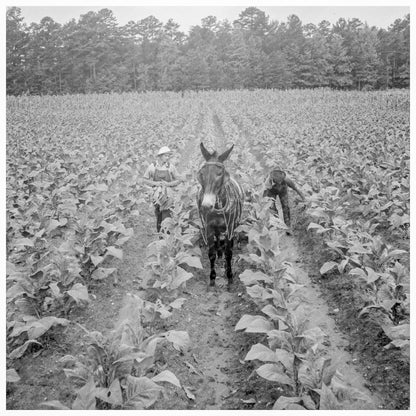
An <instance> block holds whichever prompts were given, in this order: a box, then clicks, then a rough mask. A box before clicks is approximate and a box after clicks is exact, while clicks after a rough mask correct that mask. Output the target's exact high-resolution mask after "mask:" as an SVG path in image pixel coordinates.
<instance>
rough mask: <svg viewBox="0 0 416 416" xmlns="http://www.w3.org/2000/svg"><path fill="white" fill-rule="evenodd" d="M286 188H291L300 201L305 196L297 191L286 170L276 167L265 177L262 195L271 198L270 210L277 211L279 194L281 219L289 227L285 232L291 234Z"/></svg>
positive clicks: (303, 199)
mask: <svg viewBox="0 0 416 416" xmlns="http://www.w3.org/2000/svg"><path fill="white" fill-rule="evenodd" d="M288 188H292V189H293V190H294V191H295V192H296V193H297V194H298V195H299V196H300V198H301V199H302V201H305V197H304V196H303V194H302V192H301V191H299V189H298V188H297V187H296V185H295V183H294V182H293V181H292V180H291V179H289V178H288V177H287V176H286V172H284V171H283V170H282V169H281V168H280V167H277V168H275V169H273V170H272V171H271V172H270V174H269V176H268V177H267V179H266V183H265V190H264V192H263V197H268V198H272V199H273V204H272V210H273V211H275V212H276V213H277V208H276V198H277V196H279V199H280V203H281V205H282V211H283V219H284V222H285V224H286V225H287V226H288V227H289V229H288V230H287V231H286V234H287V235H291V234H292V232H291V229H290V209H289V200H288V192H287V191H288Z"/></svg>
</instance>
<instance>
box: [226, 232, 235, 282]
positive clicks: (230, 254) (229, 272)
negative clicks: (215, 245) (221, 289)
mask: <svg viewBox="0 0 416 416" xmlns="http://www.w3.org/2000/svg"><path fill="white" fill-rule="evenodd" d="M233 245H234V239H233V238H232V239H231V240H229V239H228V238H226V239H225V273H226V275H227V279H228V286H230V285H231V283H232V282H233V271H232V270H231V260H232V258H233Z"/></svg>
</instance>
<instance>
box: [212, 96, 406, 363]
mask: <svg viewBox="0 0 416 416" xmlns="http://www.w3.org/2000/svg"><path fill="white" fill-rule="evenodd" d="M246 94H249V93H248V92H242V93H241V94H240V95H237V94H235V95H234V97H232V99H230V98H229V97H223V98H224V99H223V100H219V101H220V105H221V111H222V112H223V113H224V114H226V118H224V123H223V124H227V129H228V130H230V131H231V132H232V131H235V132H236V133H234V135H235V136H236V135H238V133H239V134H240V137H241V138H243V141H244V142H247V141H249V147H250V149H251V152H252V153H254V154H255V155H257V156H260V157H261V159H262V160H263V161H264V162H263V163H264V164H265V165H266V166H267V167H270V168H271V167H274V166H281V167H283V168H284V169H285V170H286V171H287V172H288V174H289V175H290V177H291V178H292V179H294V180H295V182H297V183H299V184H301V185H302V187H303V190H304V193H305V194H306V195H308V198H307V199H308V201H309V202H308V203H309V207H308V208H309V209H308V210H307V215H308V216H309V222H310V224H309V227H308V228H309V230H311V232H314V233H316V234H317V235H318V236H319V238H321V240H322V242H323V244H324V247H325V250H326V252H327V261H325V262H324V263H323V264H322V265H321V269H320V272H321V274H322V275H323V276H325V277H328V276H331V275H332V276H334V275H336V274H337V273H338V274H343V275H348V276H350V278H351V279H352V280H353V281H354V284H355V285H356V287H357V293H360V296H361V302H360V304H361V308H360V310H357V314H359V315H360V316H362V317H366V318H367V319H370V320H372V321H374V323H376V324H377V325H379V326H380V328H381V329H382V330H383V331H384V333H385V335H386V336H387V337H389V338H390V340H391V343H390V344H389V345H386V348H399V349H400V350H401V351H402V353H403V354H404V356H405V357H408V356H409V346H410V340H409V328H410V327H409V313H410V304H409V302H410V296H409V294H410V284H409V278H410V277H409V257H410V253H409V250H410V249H409V234H410V227H409V226H410V216H409V215H410V113H409V92H408V91H385V92H377V93H361V92H349V93H346V92H334V91H329V90H315V91H302V92H300V91H288V92H273V93H272V92H264V93H260V92H255V93H253V94H252V95H250V98H251V99H250V100H244V96H245V95H246ZM247 98H248V97H247ZM230 126H231V127H230Z"/></svg>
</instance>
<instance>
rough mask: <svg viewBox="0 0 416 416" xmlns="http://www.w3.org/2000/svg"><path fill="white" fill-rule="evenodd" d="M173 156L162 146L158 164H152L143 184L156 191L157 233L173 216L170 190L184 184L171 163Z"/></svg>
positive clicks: (154, 194)
mask: <svg viewBox="0 0 416 416" xmlns="http://www.w3.org/2000/svg"><path fill="white" fill-rule="evenodd" d="M171 156H172V151H171V150H170V149H169V147H167V146H162V147H161V148H160V149H159V151H158V152H157V159H156V162H154V163H151V164H150V165H149V167H148V168H147V169H146V172H145V173H144V175H143V183H144V184H145V185H149V186H151V187H152V188H153V189H154V191H153V198H152V199H153V205H154V207H155V216H156V230H157V232H159V231H160V228H161V225H162V221H163V220H164V219H165V218H167V217H170V216H171V207H172V205H173V201H172V193H171V191H170V188H172V187H174V186H176V185H178V184H179V183H180V182H182V179H181V178H180V176H179V173H178V171H177V170H176V168H175V166H173V165H172V164H171V163H170V158H171ZM168 188H169V189H168Z"/></svg>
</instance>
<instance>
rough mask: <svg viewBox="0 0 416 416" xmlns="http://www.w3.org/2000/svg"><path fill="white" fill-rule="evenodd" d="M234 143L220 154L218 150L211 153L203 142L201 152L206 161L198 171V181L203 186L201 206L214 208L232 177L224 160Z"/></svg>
mask: <svg viewBox="0 0 416 416" xmlns="http://www.w3.org/2000/svg"><path fill="white" fill-rule="evenodd" d="M233 147H234V145H232V146H231V147H230V148H229V149H228V150H226V151H225V152H224V153H222V154H221V155H219V156H218V153H217V151H216V150H214V152H212V153H210V152H209V151H208V150H207V149H206V148H205V146H204V145H203V144H202V143H201V152H202V155H203V156H204V159H205V160H206V163H205V164H204V165H203V166H202V168H201V169H200V170H199V172H198V181H199V183H200V184H201V187H202V201H201V206H202V207H203V208H205V209H208V210H212V209H213V208H214V206H215V201H216V200H217V195H218V193H219V192H220V190H221V188H222V187H223V185H224V184H225V183H226V182H227V181H228V180H229V179H230V174H229V173H228V172H227V171H226V170H225V167H224V161H225V160H226V159H227V157H228V156H229V155H230V153H231V150H233Z"/></svg>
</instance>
